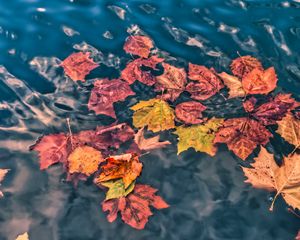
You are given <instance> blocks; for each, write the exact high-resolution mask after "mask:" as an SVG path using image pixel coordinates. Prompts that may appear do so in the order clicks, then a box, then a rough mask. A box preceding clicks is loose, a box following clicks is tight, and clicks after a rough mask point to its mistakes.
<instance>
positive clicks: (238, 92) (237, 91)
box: [219, 72, 246, 98]
mask: <svg viewBox="0 0 300 240" xmlns="http://www.w3.org/2000/svg"><path fill="white" fill-rule="evenodd" d="M219 76H220V77H221V78H222V80H223V82H224V84H225V85H226V87H227V88H229V98H236V97H244V96H245V95H246V92H245V90H244V89H243V86H242V81H241V80H240V79H239V78H237V77H235V76H232V75H229V74H227V73H226V72H222V73H220V74H219Z"/></svg>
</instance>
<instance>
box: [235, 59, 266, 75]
mask: <svg viewBox="0 0 300 240" xmlns="http://www.w3.org/2000/svg"><path fill="white" fill-rule="evenodd" d="M230 67H231V71H232V73H233V74H234V75H235V76H237V77H239V78H240V79H242V78H243V77H244V76H246V75H247V74H248V73H249V72H251V71H252V70H253V69H258V70H263V67H262V64H261V62H260V61H259V60H258V59H256V58H254V57H251V56H242V57H238V58H236V59H234V60H233V61H232V63H231V65H230Z"/></svg>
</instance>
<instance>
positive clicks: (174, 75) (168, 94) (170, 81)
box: [155, 63, 187, 101]
mask: <svg viewBox="0 0 300 240" xmlns="http://www.w3.org/2000/svg"><path fill="white" fill-rule="evenodd" d="M162 66H163V68H164V73H163V74H162V75H160V76H158V77H156V81H157V82H156V85H155V90H156V91H160V92H165V93H164V94H163V98H164V99H165V100H170V101H175V100H176V98H178V97H179V95H180V94H181V93H182V92H183V91H184V89H185V85H186V82H187V79H186V72H185V70H184V68H177V67H174V66H172V65H170V64H168V63H162Z"/></svg>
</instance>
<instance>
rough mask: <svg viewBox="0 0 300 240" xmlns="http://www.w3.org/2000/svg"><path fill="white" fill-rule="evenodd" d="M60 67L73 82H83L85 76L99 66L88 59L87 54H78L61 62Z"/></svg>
mask: <svg viewBox="0 0 300 240" xmlns="http://www.w3.org/2000/svg"><path fill="white" fill-rule="evenodd" d="M61 66H62V67H63V69H64V71H65V73H66V74H67V75H68V76H69V77H70V78H71V79H72V80H73V81H77V80H81V81H85V76H86V75H88V74H89V73H90V72H91V71H92V70H93V69H95V68H96V67H98V66H99V64H97V63H95V62H94V61H93V59H91V58H90V53H89V52H85V53H83V52H78V53H72V54H71V55H70V56H68V57H67V58H66V59H65V60H64V61H62V63H61Z"/></svg>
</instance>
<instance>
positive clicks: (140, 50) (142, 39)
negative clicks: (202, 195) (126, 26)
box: [124, 36, 153, 58]
mask: <svg viewBox="0 0 300 240" xmlns="http://www.w3.org/2000/svg"><path fill="white" fill-rule="evenodd" d="M151 48H153V43H152V40H151V39H150V38H149V37H146V36H130V37H128V38H127V39H126V42H125V44H124V50H125V52H126V53H129V54H133V55H138V56H140V57H143V58H147V57H148V56H149V54H150V49H151Z"/></svg>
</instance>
